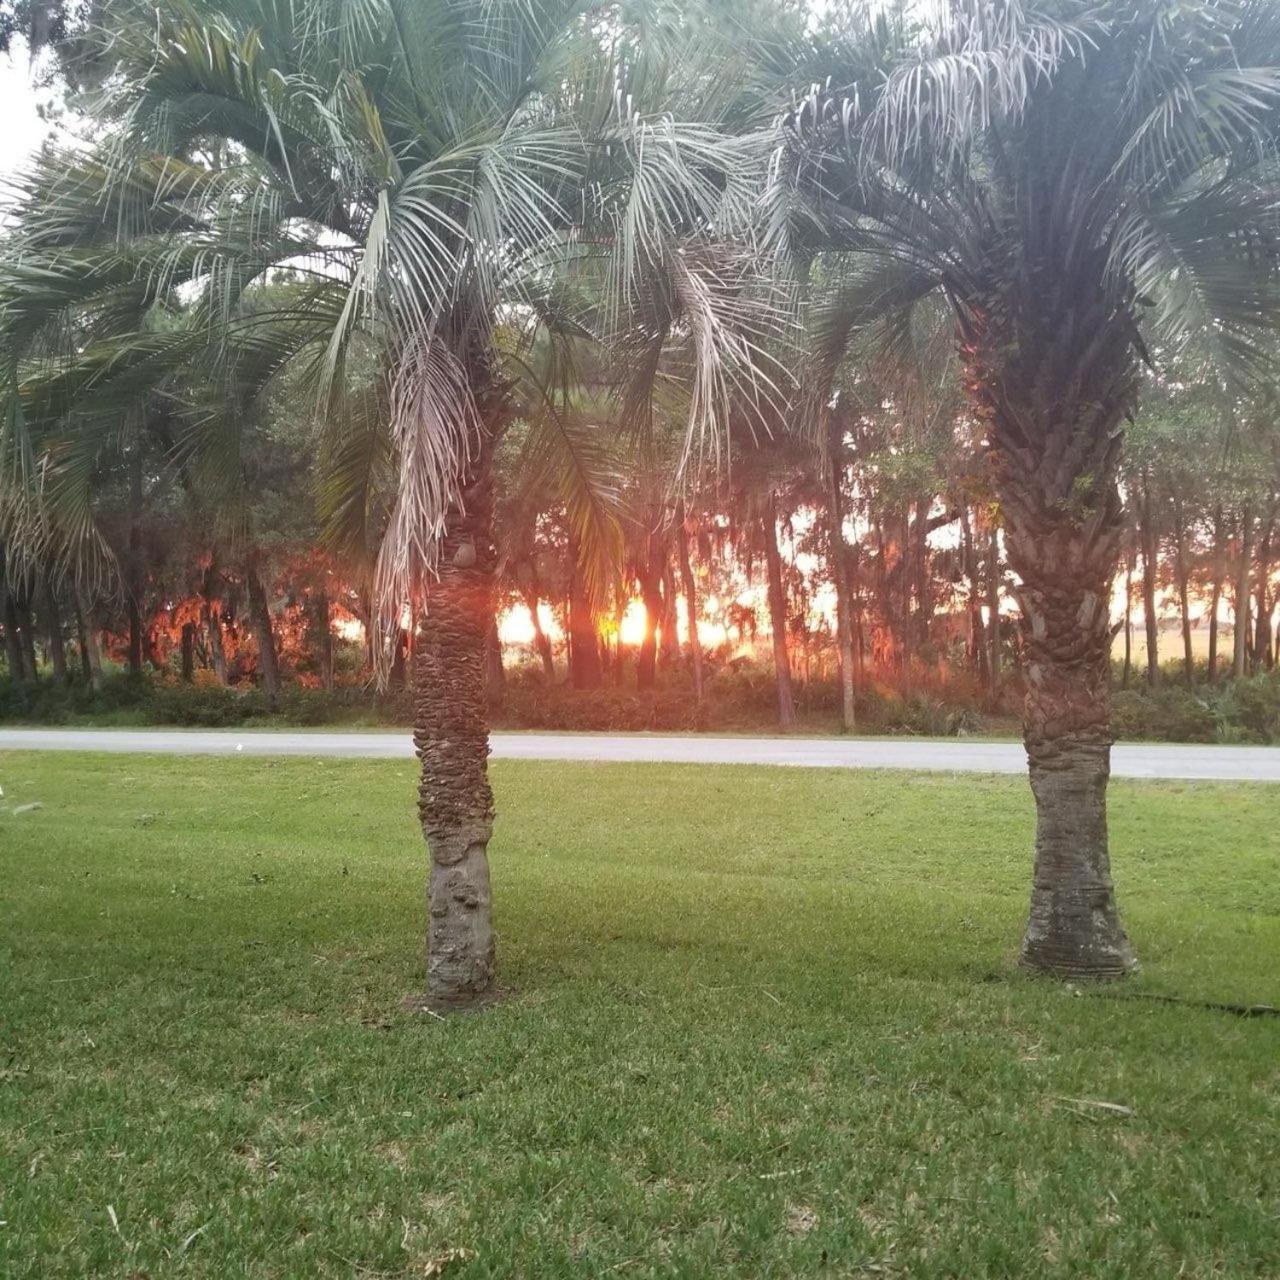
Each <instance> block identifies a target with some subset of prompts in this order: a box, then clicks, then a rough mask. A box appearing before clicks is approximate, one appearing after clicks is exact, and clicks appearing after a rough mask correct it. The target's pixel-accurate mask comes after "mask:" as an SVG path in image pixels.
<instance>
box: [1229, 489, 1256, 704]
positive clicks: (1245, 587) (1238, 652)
mask: <svg viewBox="0 0 1280 1280" xmlns="http://www.w3.org/2000/svg"><path fill="white" fill-rule="evenodd" d="M1252 559H1253V510H1252V509H1251V508H1250V506H1249V504H1248V503H1247V502H1246V503H1245V505H1244V509H1243V510H1242V511H1241V512H1240V558H1239V559H1238V560H1237V561H1236V630H1235V647H1234V650H1233V652H1232V660H1231V674H1232V675H1233V676H1234V677H1235V678H1236V679H1237V680H1239V679H1241V677H1243V676H1244V675H1245V673H1246V671H1247V669H1248V657H1249V600H1250V596H1249V568H1250V562H1251V561H1252Z"/></svg>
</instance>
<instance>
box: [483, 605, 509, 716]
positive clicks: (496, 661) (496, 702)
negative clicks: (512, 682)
mask: <svg viewBox="0 0 1280 1280" xmlns="http://www.w3.org/2000/svg"><path fill="white" fill-rule="evenodd" d="M506 685H507V673H506V671H505V669H504V668H503V666H502V637H501V636H500V635H498V615H497V613H496V612H495V613H494V615H493V618H492V620H491V622H490V624H489V634H488V636H487V637H486V638H485V698H486V700H487V702H488V704H489V706H490V708H492V709H494V710H496V709H497V708H498V707H500V706H502V695H503V693H504V692H505V690H506Z"/></svg>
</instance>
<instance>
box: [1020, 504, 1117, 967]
mask: <svg viewBox="0 0 1280 1280" xmlns="http://www.w3.org/2000/svg"><path fill="white" fill-rule="evenodd" d="M1043 518H1044V523H1043V525H1042V527H1041V528H1040V529H1038V530H1036V531H1034V532H1032V531H1031V530H1030V529H1029V528H1028V526H1027V524H1026V523H1024V522H1023V521H1019V520H1012V521H1011V522H1010V525H1009V530H1008V540H1009V554H1010V561H1011V563H1012V565H1013V568H1014V570H1015V571H1016V572H1017V573H1018V575H1019V576H1020V577H1021V578H1022V582H1023V585H1022V588H1021V591H1020V599H1021V603H1022V614H1023V616H1022V623H1021V625H1022V633H1023V641H1024V646H1025V650H1026V655H1027V696H1026V707H1025V721H1024V725H1025V738H1026V747H1027V759H1028V762H1029V766H1030V774H1031V790H1032V793H1033V794H1034V796H1035V800H1036V859H1035V874H1034V880H1033V887H1032V891H1031V909H1030V918H1029V920H1028V923H1027V931H1026V936H1025V938H1024V939H1023V944H1022V960H1023V963H1024V964H1027V965H1029V966H1030V967H1032V968H1036V969H1043V970H1045V971H1047V972H1050V973H1054V974H1057V975H1059V976H1064V977H1113V976H1118V975H1120V974H1122V973H1124V972H1126V971H1127V970H1128V969H1130V968H1132V966H1133V963H1134V961H1133V953H1132V951H1131V950H1130V947H1129V941H1128V938H1127V937H1126V935H1125V932H1124V930H1123V928H1122V927H1121V925H1120V919H1119V915H1118V913H1117V911H1116V905H1115V894H1114V891H1113V888H1112V883H1111V869H1110V859H1109V854H1108V848H1107V810H1106V791H1107V779H1108V776H1109V774H1110V759H1111V729H1110V716H1111V694H1110V687H1109V686H1110V648H1111V629H1110V625H1109V621H1110V620H1109V616H1108V613H1109V611H1108V608H1107V603H1108V601H1109V600H1110V591H1109V588H1110V578H1111V575H1110V572H1109V570H1110V569H1111V568H1112V566H1113V564H1114V558H1115V544H1116V543H1118V540H1119V528H1118V527H1117V528H1116V529H1115V530H1114V531H1109V530H1105V529H1104V530H1101V531H1100V539H1101V542H1102V544H1103V545H1102V546H1098V545H1097V544H1096V543H1095V547H1094V549H1093V550H1092V553H1090V551H1089V550H1088V549H1087V547H1086V546H1084V545H1082V544H1083V543H1084V542H1085V540H1084V539H1082V538H1081V537H1080V531H1079V529H1078V528H1077V527H1076V525H1075V524H1074V522H1073V521H1071V519H1070V517H1068V516H1065V515H1063V514H1062V513H1060V512H1052V511H1050V512H1045V513H1044V517H1043Z"/></svg>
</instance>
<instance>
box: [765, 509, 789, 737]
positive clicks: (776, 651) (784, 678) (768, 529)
mask: <svg viewBox="0 0 1280 1280" xmlns="http://www.w3.org/2000/svg"><path fill="white" fill-rule="evenodd" d="M760 527H761V533H762V535H763V537H764V558H765V567H766V569H767V571H768V575H769V627H770V630H771V631H772V633H773V669H774V675H775V677H776V679H777V684H778V728H779V729H781V730H782V732H783V733H789V732H790V731H791V730H792V729H794V728H795V727H796V704H795V698H794V696H793V694H792V692H791V661H790V658H789V657H788V654H787V597H786V593H785V591H784V590H783V588H782V555H781V553H780V552H779V550H778V500H777V496H776V495H775V494H774V492H773V490H772V489H771V490H770V491H769V497H768V501H767V502H766V503H765V509H764V512H763V513H762V515H761V519H760Z"/></svg>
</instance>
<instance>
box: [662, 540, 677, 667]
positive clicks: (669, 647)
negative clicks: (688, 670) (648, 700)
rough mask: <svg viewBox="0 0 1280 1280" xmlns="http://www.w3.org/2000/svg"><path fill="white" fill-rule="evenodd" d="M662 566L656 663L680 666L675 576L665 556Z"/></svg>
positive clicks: (666, 665) (665, 665)
mask: <svg viewBox="0 0 1280 1280" xmlns="http://www.w3.org/2000/svg"><path fill="white" fill-rule="evenodd" d="M663 560H664V562H663V566H662V629H661V631H660V633H659V636H658V661H659V662H661V663H662V665H663V666H664V667H667V668H672V667H678V666H679V665H680V631H679V629H678V628H677V626H676V575H675V570H674V569H673V568H672V566H671V562H670V560H669V559H667V558H666V557H665V556H664V558H663Z"/></svg>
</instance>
